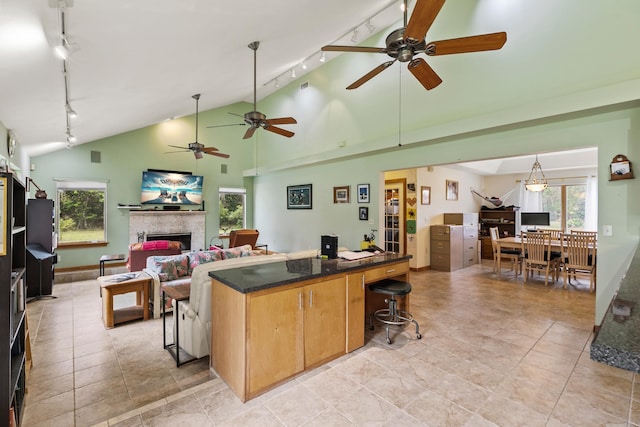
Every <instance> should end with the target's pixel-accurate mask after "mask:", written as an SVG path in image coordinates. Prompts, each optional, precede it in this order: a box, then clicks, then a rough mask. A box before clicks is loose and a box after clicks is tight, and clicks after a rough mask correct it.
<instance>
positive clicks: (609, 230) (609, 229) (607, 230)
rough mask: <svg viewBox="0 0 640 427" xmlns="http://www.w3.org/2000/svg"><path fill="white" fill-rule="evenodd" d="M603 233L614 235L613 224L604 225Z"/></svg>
mask: <svg viewBox="0 0 640 427" xmlns="http://www.w3.org/2000/svg"><path fill="white" fill-rule="evenodd" d="M602 234H604V235H605V236H613V225H605V226H603V227H602Z"/></svg>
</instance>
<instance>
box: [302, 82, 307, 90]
mask: <svg viewBox="0 0 640 427" xmlns="http://www.w3.org/2000/svg"><path fill="white" fill-rule="evenodd" d="M308 87H309V82H304V83H302V84H301V85H300V90H305V89H306V88H308Z"/></svg>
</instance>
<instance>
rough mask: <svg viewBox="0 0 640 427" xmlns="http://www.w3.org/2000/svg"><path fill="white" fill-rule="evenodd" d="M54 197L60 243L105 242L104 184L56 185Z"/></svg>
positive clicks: (105, 195)
mask: <svg viewBox="0 0 640 427" xmlns="http://www.w3.org/2000/svg"><path fill="white" fill-rule="evenodd" d="M57 196H58V201H57V203H56V209H57V215H56V218H57V220H58V227H57V230H58V243H59V244H61V245H65V244H83V243H99V242H106V240H107V226H106V215H105V206H106V199H107V188H106V183H101V182H59V183H58V188H57Z"/></svg>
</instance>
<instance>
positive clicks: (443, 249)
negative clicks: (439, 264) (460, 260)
mask: <svg viewBox="0 0 640 427" xmlns="http://www.w3.org/2000/svg"><path fill="white" fill-rule="evenodd" d="M450 251H451V243H450V242H449V241H448V240H446V241H444V240H432V241H431V253H437V254H449V252H450Z"/></svg>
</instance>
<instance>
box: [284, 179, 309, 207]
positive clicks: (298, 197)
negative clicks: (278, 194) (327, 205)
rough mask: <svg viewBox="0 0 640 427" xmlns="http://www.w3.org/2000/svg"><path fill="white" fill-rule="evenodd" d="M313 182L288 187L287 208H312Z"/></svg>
mask: <svg viewBox="0 0 640 427" xmlns="http://www.w3.org/2000/svg"><path fill="white" fill-rule="evenodd" d="M311 190H312V187H311V184H304V185H290V186H288V187H287V209H311V204H312V193H311Z"/></svg>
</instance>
